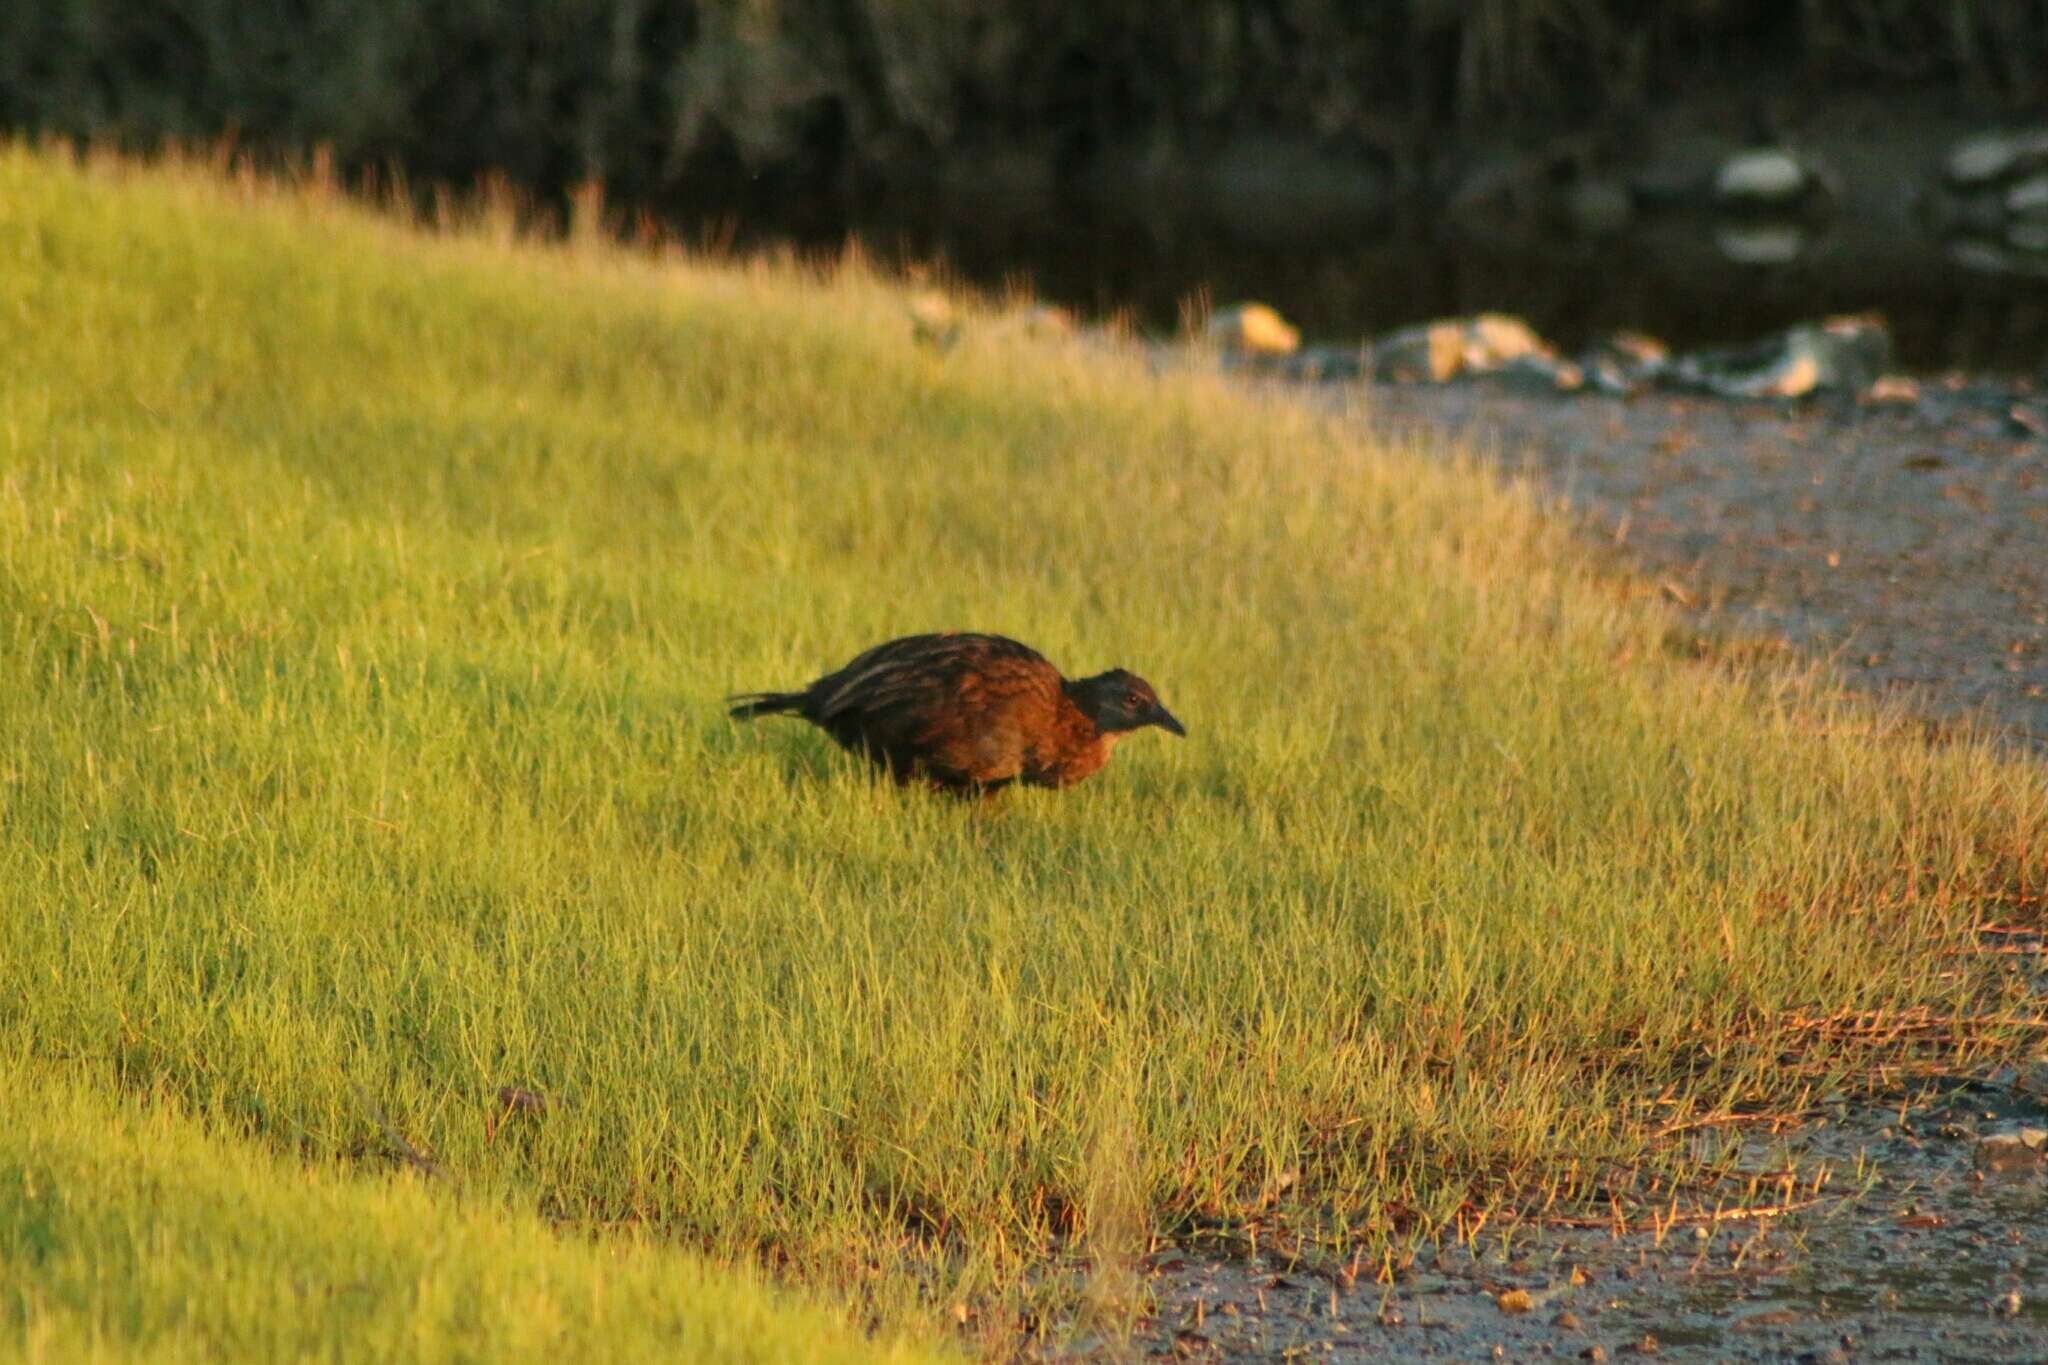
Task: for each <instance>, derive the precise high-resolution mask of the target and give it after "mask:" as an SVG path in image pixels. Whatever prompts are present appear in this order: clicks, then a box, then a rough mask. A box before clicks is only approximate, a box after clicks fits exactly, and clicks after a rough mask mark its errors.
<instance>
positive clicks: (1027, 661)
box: [812, 632, 1059, 722]
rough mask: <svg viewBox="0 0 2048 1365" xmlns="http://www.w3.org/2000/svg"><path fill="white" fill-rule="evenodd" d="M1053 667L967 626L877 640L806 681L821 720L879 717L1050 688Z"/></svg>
mask: <svg viewBox="0 0 2048 1365" xmlns="http://www.w3.org/2000/svg"><path fill="white" fill-rule="evenodd" d="M1058 685H1059V671H1058V670H1057V669H1055V668H1054V667H1053V666H1052V665H1051V664H1050V663H1048V662H1047V661H1046V659H1045V657H1044V656H1043V655H1041V654H1040V653H1039V652H1038V651H1037V650H1035V649H1032V648H1031V647H1030V646H1029V645H1024V644H1019V643H1018V642H1017V641H1015V640H1011V639H1007V638H1005V637H1003V636H1000V635H976V634H970V633H966V632H959V633H950V632H949V633H947V634H942V635H908V636H905V637H904V638H902V639H900V640H891V641H889V642H888V643H887V644H881V645H876V646H875V647H874V648H873V649H870V650H868V651H867V652H865V653H863V654H861V655H859V656H857V657H856V658H855V659H854V660H853V661H852V662H851V663H849V664H847V665H846V667H844V668H842V669H840V670H839V671H838V672H837V673H834V674H831V675H829V676H827V677H824V678H820V679H819V680H818V682H817V683H816V684H815V685H814V686H813V689H812V696H813V698H814V700H813V703H812V705H813V708H814V711H813V714H814V715H815V716H816V718H817V719H818V720H819V721H821V722H830V721H833V720H837V719H839V718H841V717H850V716H852V715H856V714H858V715H861V716H864V717H869V718H873V719H875V720H882V719H884V718H887V717H889V716H891V715H902V716H904V717H905V718H906V719H907V718H909V717H911V716H916V715H924V714H929V713H932V712H934V710H935V708H938V709H945V710H948V711H951V712H954V713H956V714H957V712H958V711H960V710H977V709H980V708H981V707H982V706H985V705H987V704H989V703H990V702H992V701H995V700H997V699H999V698H1000V697H1003V696H1006V695H1012V694H1014V693H1015V692H1017V691H1019V690H1033V691H1047V690H1056V689H1057V687H1058Z"/></svg>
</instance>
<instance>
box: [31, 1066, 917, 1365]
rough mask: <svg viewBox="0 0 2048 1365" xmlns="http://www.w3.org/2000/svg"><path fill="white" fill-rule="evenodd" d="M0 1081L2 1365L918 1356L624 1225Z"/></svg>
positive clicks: (163, 1108) (56, 1078)
mask: <svg viewBox="0 0 2048 1365" xmlns="http://www.w3.org/2000/svg"><path fill="white" fill-rule="evenodd" d="M0 1086H4V1088H5V1094H6V1095H7V1097H8V1100H9V1113H8V1118H7V1121H6V1122H5V1123H0V1359H4V1360H14V1359H24V1360H49V1361H70V1360H80V1361H83V1360H108V1361H114V1360H154V1361H183V1360H189V1361H220V1360H263V1361H286V1360H330V1361H354V1360H359V1361H396V1360H406V1361H457V1360H479V1361H482V1360H492V1361H496V1360H532V1361H551V1360H563V1359H569V1360H596V1359H608V1360H650V1361H653V1360H661V1361H706V1362H727V1361H731V1362H761V1365H770V1362H784V1361H790V1362H795V1361H855V1362H857V1361H873V1362H877V1365H879V1363H880V1362H889V1361H894V1362H902V1363H903V1365H909V1362H912V1361H924V1360H935V1359H937V1358H938V1357H936V1356H935V1355H933V1354H930V1353H927V1352H924V1351H920V1350H917V1349H914V1348H913V1347H911V1346H908V1345H905V1344H902V1343H900V1342H892V1343H882V1344H877V1343H875V1342H870V1341H865V1340H863V1339H861V1338H860V1337H859V1336H857V1335H856V1334H855V1333H854V1332H853V1331H852V1330H851V1329H850V1328H849V1327H848V1326H847V1324H846V1323H844V1322H841V1321H836V1320H835V1318H834V1316H833V1315H832V1314H830V1313H828V1312H825V1311H823V1310H821V1309H818V1308H815V1307H812V1308H802V1309H799V1308H796V1307H793V1306H792V1305H791V1304H790V1303H789V1302H787V1298H786V1296H785V1295H778V1294H776V1293H773V1292H771V1290H770V1289H769V1288H767V1287H766V1286H764V1285H763V1284H762V1283H761V1281H760V1277H759V1276H758V1275H757V1274H743V1273H739V1272H736V1271H734V1270H731V1269H724V1270H717V1271H714V1270H711V1269H708V1268H707V1267H706V1265H705V1264H704V1263H703V1262H702V1261H701V1260H699V1259H698V1258H696V1257H694V1256H689V1255H684V1254H681V1253H678V1252H675V1251H673V1250H669V1249H665V1248H662V1247H659V1246H654V1245H649V1244H648V1243H647V1241H646V1239H644V1238H642V1239H627V1238H623V1237H608V1238H605V1239H602V1240H599V1241H591V1240H589V1239H587V1238H586V1239H578V1238H575V1237H563V1236H560V1235H558V1234H557V1233H556V1232H555V1230H553V1229H552V1228H550V1227H549V1226H548V1225H547V1224H546V1223H545V1222H544V1221H543V1220H542V1219H540V1218H539V1217H536V1216H534V1215H532V1214H523V1215H521V1214H508V1213H506V1212H505V1211H503V1210H501V1209H493V1208H489V1207H486V1206H482V1205H479V1204H478V1203H476V1202H475V1201H471V1202H469V1203H468V1204H464V1203H462V1202H461V1201H458V1200H455V1199H452V1198H450V1197H448V1196H447V1195H446V1194H444V1193H442V1192H440V1191H437V1190H436V1189H434V1188H432V1187H431V1186H430V1185H429V1184H427V1183H425V1181H424V1179H423V1178H422V1177H420V1176H417V1175H414V1174H412V1173H411V1172H401V1173H399V1174H397V1175H381V1174H380V1175H378V1176H371V1177H366V1176H362V1175H352V1174H350V1173H349V1172H347V1171H344V1170H339V1169H337V1168H336V1166H335V1164H334V1163H333V1162H331V1161H326V1162H323V1161H317V1160H316V1161H314V1162H312V1163H308V1162H305V1161H302V1160H300V1159H298V1158H297V1157H295V1156H289V1157H281V1156H279V1155H277V1154H275V1153H269V1152H262V1151H259V1150H255V1149H253V1148H252V1147H251V1146H250V1145H249V1144H248V1143H245V1142H236V1141H231V1140H227V1139H224V1138H222V1137H220V1136H218V1135H210V1134H208V1133H206V1132H205V1131H203V1129H202V1128H201V1127H200V1126H199V1125H198V1124H196V1123H194V1122H193V1121H192V1120H191V1119H189V1118H186V1117H183V1116H181V1115H178V1114H177V1113H175V1112H174V1107H173V1106H171V1105H168V1104H166V1103H163V1102H156V1103H149V1104H139V1103H137V1102H136V1101H135V1100H133V1099H123V1098H119V1097H116V1096H113V1095H109V1094H107V1093H105V1092H104V1091H101V1090H98V1089H95V1088H93V1087H90V1086H86V1085H81V1084H79V1083H78V1082H77V1081H76V1080H67V1079H65V1078H63V1077H61V1076H60V1075H58V1074H56V1073H55V1072H53V1071H52V1070H51V1069H49V1068H47V1067H41V1066H38V1065H33V1064H28V1063H24V1062H23V1061H21V1060H20V1059H18V1058H10V1059H7V1060H4V1061H0ZM31 1096H32V1097H33V1102H29V1103H21V1104H20V1105H19V1107H18V1108H16V1107H15V1104H16V1103H17V1102H19V1101H23V1100H24V1099H26V1098H28V1097H31Z"/></svg>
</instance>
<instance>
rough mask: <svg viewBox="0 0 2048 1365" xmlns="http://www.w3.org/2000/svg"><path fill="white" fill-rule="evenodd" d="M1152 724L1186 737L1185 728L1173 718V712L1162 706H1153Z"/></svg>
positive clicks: (1183, 737)
mask: <svg viewBox="0 0 2048 1365" xmlns="http://www.w3.org/2000/svg"><path fill="white" fill-rule="evenodd" d="M1152 724H1154V725H1156V726H1158V727H1159V728H1160V729H1162V730H1170V731H1172V732H1173V733H1174V734H1176V735H1179V736H1180V737H1181V738H1182V739H1186V738H1187V737H1188V732H1187V730H1186V729H1185V728H1184V727H1183V726H1182V725H1181V723H1180V722H1179V721H1177V720H1175V719H1174V718H1173V712H1171V711H1169V710H1167V709H1166V708H1165V707H1163V706H1158V705H1154V706H1153V708H1152Z"/></svg>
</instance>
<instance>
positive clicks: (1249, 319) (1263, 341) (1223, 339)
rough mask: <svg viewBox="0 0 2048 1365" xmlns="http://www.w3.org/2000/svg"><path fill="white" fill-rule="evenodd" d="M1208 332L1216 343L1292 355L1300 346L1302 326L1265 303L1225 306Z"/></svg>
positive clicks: (1259, 352)
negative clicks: (1296, 324)
mask: <svg viewBox="0 0 2048 1365" xmlns="http://www.w3.org/2000/svg"><path fill="white" fill-rule="evenodd" d="M1207 331H1208V337H1209V339H1210V340H1211V341H1213V342H1215V343H1216V344H1217V345H1219V346H1222V347H1224V348H1225V349H1227V350H1232V351H1243V352H1245V353H1247V354H1252V355H1292V354H1293V353H1294V352H1295V351H1296V350H1298V349H1300V347H1301V329H1300V328H1299V327H1296V326H1295V325H1294V324H1293V323H1291V322H1289V321H1287V319H1285V318H1283V317H1281V316H1280V315H1279V314H1278V313H1277V312H1275V311H1274V310H1273V309H1272V308H1270V307H1268V306H1267V305H1265V304H1263V303H1240V304H1238V305H1236V306H1235V307H1231V308H1225V309H1223V310H1222V311H1221V312H1219V313H1217V314H1216V315H1215V316H1214V317H1212V318H1210V319H1209V326H1208V329H1207Z"/></svg>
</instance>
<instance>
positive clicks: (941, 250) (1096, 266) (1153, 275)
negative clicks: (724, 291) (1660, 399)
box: [673, 196, 2048, 375]
mask: <svg viewBox="0 0 2048 1365" xmlns="http://www.w3.org/2000/svg"><path fill="white" fill-rule="evenodd" d="M1142 207H1143V206H1142V205H1133V204H1130V203H1104V202H1102V201H1101V199H1100V198H1097V199H1094V200H1087V199H1073V200H1060V199H1055V198H1043V199H1037V200H1035V201H1034V202H1030V203H1023V202H1018V203H1004V202H1002V201H1000V200H988V199H984V200H981V201H978V202H975V203H971V204H970V203H962V202H959V201H957V200H955V201H951V202H947V201H943V200H940V199H938V198H936V197H934V198H929V199H919V198H916V197H910V196H899V197H896V198H891V199H876V200H871V201H868V202H863V203H856V204H847V203H836V204H824V205H821V204H816V203H811V204H794V205H770V206H760V207H757V208H755V209H753V210H749V211H746V212H744V213H742V214H740V215H739V216H738V217H733V216H731V215H725V216H722V217H720V218H718V219H715V220H713V219H707V218H706V217H705V216H702V215H699V216H696V217H695V218H694V219H693V217H692V215H690V214H689V213H688V212H682V213H679V214H675V215H673V216H675V217H676V218H678V219H679V220H680V221H682V222H683V223H684V224H685V225H686V230H688V231H690V232H691V233H693V234H694V235H696V236H697V237H699V238H700V239H711V240H717V241H720V242H722V243H726V244H730V245H731V246H733V247H734V248H736V249H739V250H746V249H750V248H755V247H762V246H768V245H771V244H793V245H795V246H797V247H799V248H801V249H804V250H836V249H837V248H839V247H840V246H842V245H843V244H844V243H845V242H846V241H847V240H849V239H850V238H857V239H858V240H859V241H860V242H861V243H862V245H863V247H864V248H865V249H866V250H867V251H869V252H870V253H871V254H872V255H874V256H876V257H878V258H880V259H881V260H883V261H885V262H887V263H889V264H892V265H896V266H902V265H927V266H937V267H940V268H941V269H942V271H943V272H944V273H945V274H946V275H948V276H950V277H951V278H953V279H955V280H957V281H961V282H964V283H966V284H967V285H969V286H971V287H974V288H976V289H979V290H983V291H986V292H991V293H995V292H1000V291H1001V290H1003V289H1005V288H1006V287H1017V286H1021V287H1025V288H1028V289H1029V290H1030V291H1031V292H1032V293H1034V294H1035V295H1036V296H1037V297H1039V298H1041V299H1043V300H1045V301H1047V302H1051V303H1057V304H1060V305H1062V306H1065V307H1068V308H1071V309H1073V310H1075V311H1077V312H1079V313H1080V314H1082V315H1083V316H1085V317H1087V318H1090V319H1097V320H1100V319H1103V318H1107V317H1111V316H1115V315H1118V314H1122V315H1125V316H1127V317H1129V318H1130V319H1131V320H1132V321H1133V322H1135V323H1136V325H1137V326H1138V327H1139V328H1140V329H1142V330H1144V331H1146V332H1148V333H1151V334H1155V335H1156V334H1170V333H1172V332H1173V331H1174V330H1175V329H1176V328H1178V327H1179V326H1180V325H1181V320H1182V318H1183V316H1184V311H1185V309H1186V307H1187V306H1188V304H1189V302H1190V301H1191V300H1195V299H1197V298H1207V299H1208V300H1211V301H1213V302H1214V303H1216V304H1218V305H1221V304H1227V303H1231V302H1236V301H1240V300H1245V299H1258V300H1262V301H1264V302H1266V303H1269V304H1271V305H1273V306H1274V307H1276V308H1278V309H1279V310H1280V311H1281V312H1282V313H1283V314H1284V315H1286V316H1287V317H1288V318H1290V319H1292V320H1293V321H1295V322H1297V323H1298V324H1300V326H1301V327H1302V329H1303V332H1304V334H1305V336H1306V337H1307V339H1308V340H1309V341H1311V342H1325V343H1332V344H1339V343H1344V342H1350V341H1356V340H1359V339H1362V338H1364V337H1367V336H1371V335H1375V334H1378V333H1382V332H1386V331H1389V330H1391V329H1393V328H1396V327H1401V326H1405V325H1407V324H1410V323H1415V322H1421V321H1426V320H1429V319H1431V318H1437V317H1443V316H1447V315H1452V314H1460V313H1472V312H1477V311H1481V310H1496V311H1503V312H1509V313H1516V314H1520V315H1521V316H1523V317H1525V318H1526V319H1528V320H1529V322H1530V323H1531V324H1533V325H1534V326H1535V327H1536V329H1537V330H1538V331H1539V332H1541V333H1543V334H1544V335H1545V336H1547V337H1549V338H1550V339H1552V340H1553V341H1555V342H1556V343H1558V344H1560V345H1561V346H1564V347H1566V348H1568V349H1575V348H1577V347H1580V346H1583V345H1584V344H1586V343H1587V342H1589V341H1591V340H1593V339H1595V338H1597V337H1599V336H1602V335H1605V334H1607V333H1610V332H1613V331H1616V330H1623V329H1635V330H1641V331H1647V332H1650V333H1651V334H1653V335H1655V336H1658V337H1661V338H1663V339H1664V340H1665V341H1666V342H1668V343H1670V344H1672V345H1674V346H1676V347H1680V348H1690V347H1694V346H1702V345H1724V344H1733V343H1739V342H1743V341H1748V340H1752V339H1755V338H1756V337H1759V336H1762V335H1765V334H1767V333H1769V332H1771V331H1773V330H1776V329H1778V328H1781V327H1784V326H1787V325H1789V324H1791V323H1794V322H1798V321H1803V320H1807V319H1811V318H1815V317H1819V316H1824V315H1827V314H1831V313H1844V312H1866V311H1876V312H1878V313H1881V314H1882V315H1883V316H1884V317H1885V319H1886V321H1887V322H1888V323H1889V324H1890V326H1891V327H1892V330H1893V333H1894V337H1895V340H1896V344H1897V361H1898V364H1899V366H1900V367H1901V368H1903V369H1906V370H1910V371H1914V372H1919V373H1934V372H1940V371H1945V370H1951V369H1963V370H1970V371H1976V372H1985V373H1996V374H2027V375H2033V374H2036V373H2038V372H2039V371H2040V370H2041V368H2042V366H2043V365H2044V363H2048V253H2043V254H2038V255H2037V256H2036V257H2034V258H2033V260H2032V261H2029V260H2028V259H2027V258H2026V257H2024V256H2021V255H2017V254H2015V253H2007V261H2006V268H2004V269H1995V268H1992V267H1991V266H1990V265H1989V264H1988V263H1987V262H1986V261H1985V260H1984V259H1983V258H1984V256H1985V255H1986V254H1987V253H1985V252H1982V251H1979V252H1976V253H1974V255H1973V254H1972V253H1971V252H1970V251H1969V249H1968V247H1967V246H1965V245H1962V244H1958V243H1953V242H1943V241H1941V240H1939V239H1937V238H1935V237H1933V236H1931V235H1927V234H1924V233H1922V232H1919V231H1917V230H1915V229H1913V228H1912V227H1911V226H1909V225H1900V224H1893V225H1891V226H1888V227H1887V226H1875V225H1866V224H1859V223H1856V222H1842V221H1837V222H1834V223H1822V224H1817V225H1807V226H1791V227H1787V228H1769V227H1766V228H1760V229H1753V230H1750V232H1749V236H1748V238H1747V239H1746V240H1745V239H1744V237H1743V236H1742V234H1743V233H1744V231H1745V229H1744V228H1743V227H1742V225H1739V224H1730V223H1716V222H1714V221H1712V220H1711V219H1707V218H1704V217H1687V218H1662V219H1655V220H1650V221H1648V222H1647V223H1643V224H1639V225H1638V226H1635V227H1631V228H1629V229H1628V230H1626V231H1625V232H1624V233H1623V234H1621V235H1619V236H1617V237H1614V238H1611V239H1607V240H1591V239H1587V238H1583V237H1578V238H1575V237H1573V236H1572V235H1570V234H1569V233H1565V232H1562V231H1549V232H1546V231H1543V230H1540V229H1539V230H1531V231H1527V232H1522V231H1516V230H1514V227H1513V225H1512V224H1510V225H1508V230H1506V231H1503V232H1500V233H1497V234H1493V235H1490V236H1487V237H1477V236H1474V235H1472V234H1470V233H1468V232H1455V231H1446V230H1434V229H1433V228H1432V227H1431V226H1430V225H1428V224H1417V223H1407V224H1403V223H1400V222H1397V221H1394V220H1392V219H1391V218H1389V219H1386V220H1383V221H1378V222H1373V221H1365V222H1358V223H1349V224H1331V223H1312V222H1298V221H1290V219H1289V218H1288V215H1287V213H1286V211H1285V210H1283V209H1278V208H1276V209H1275V210H1274V211H1273V212H1272V214H1271V215H1270V216H1269V217H1268V218H1267V219H1265V220H1263V221H1247V219H1248V218H1253V219H1256V218H1257V215H1256V214H1253V215H1247V214H1246V213H1245V212H1243V210H1242V207H1240V209H1239V211H1238V212H1237V213H1236V215H1235V217H1236V220H1237V221H1224V220H1221V219H1219V218H1217V217H1215V216H1203V215H1200V214H1195V213H1189V212H1179V211H1170V210H1162V211H1161V212H1159V213H1156V214H1150V215H1148V214H1146V213H1143V212H1140V211H1138V210H1140V209H1142ZM1759 245H1761V246H1764V247H1769V248H1774V249H1776V250H1779V251H1781V252H1782V250H1783V249H1784V248H1786V247H1788V246H1791V247H1793V248H1795V249H1794V253H1793V255H1792V257H1791V259H1789V260H1780V261H1772V262H1768V263H1746V262H1743V261H1739V260H1735V259H1731V255H1730V253H1731V251H1732V252H1738V253H1739V252H1744V251H1750V252H1753V251H1755V250H1756V248H1757V247H1758V246H1759ZM2030 271H2032V272H2037V273H2031V274H2030V273H2026V272H2030Z"/></svg>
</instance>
